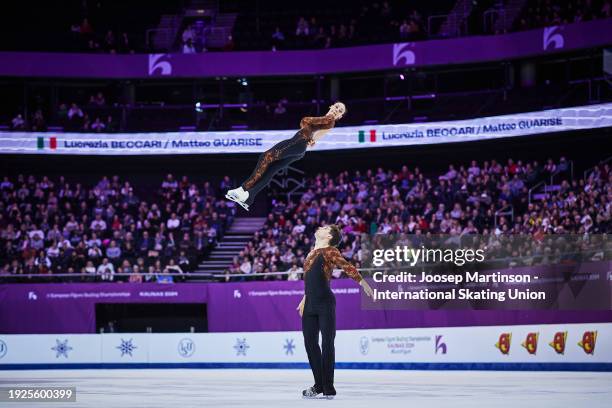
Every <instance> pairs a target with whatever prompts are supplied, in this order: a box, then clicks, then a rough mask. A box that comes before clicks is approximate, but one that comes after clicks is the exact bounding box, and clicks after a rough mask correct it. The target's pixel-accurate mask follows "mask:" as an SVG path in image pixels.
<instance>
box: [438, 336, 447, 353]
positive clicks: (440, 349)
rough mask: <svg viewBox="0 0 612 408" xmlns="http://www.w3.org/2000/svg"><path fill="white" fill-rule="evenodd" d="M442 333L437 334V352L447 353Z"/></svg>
mask: <svg viewBox="0 0 612 408" xmlns="http://www.w3.org/2000/svg"><path fill="white" fill-rule="evenodd" d="M442 337H443V336H442V335H441V334H439V335H437V336H436V354H438V352H440V354H446V343H445V342H443V341H442Z"/></svg>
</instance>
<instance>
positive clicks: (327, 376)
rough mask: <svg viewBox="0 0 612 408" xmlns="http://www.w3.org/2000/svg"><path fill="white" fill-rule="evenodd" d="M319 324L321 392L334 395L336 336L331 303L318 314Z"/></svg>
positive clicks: (334, 309) (333, 310) (334, 317)
mask: <svg viewBox="0 0 612 408" xmlns="http://www.w3.org/2000/svg"><path fill="white" fill-rule="evenodd" d="M319 326H320V328H321V339H322V342H321V346H322V349H323V352H322V356H321V357H322V370H323V374H322V379H323V394H325V395H329V396H331V395H336V389H335V388H334V365H335V363H336V351H335V348H334V340H335V338H336V308H335V305H332V306H330V307H328V308H325V309H324V310H322V313H321V314H320V315H319Z"/></svg>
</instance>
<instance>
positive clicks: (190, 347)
mask: <svg viewBox="0 0 612 408" xmlns="http://www.w3.org/2000/svg"><path fill="white" fill-rule="evenodd" d="M178 353H179V355H180V356H181V357H185V358H187V357H191V356H192V355H193V353H195V343H194V342H193V340H191V339H189V338H187V337H185V338H184V339H181V340H180V341H179V343H178Z"/></svg>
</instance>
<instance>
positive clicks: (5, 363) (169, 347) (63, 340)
mask: <svg viewBox="0 0 612 408" xmlns="http://www.w3.org/2000/svg"><path fill="white" fill-rule="evenodd" d="M611 339H612V323H589V324H552V325H524V326H479V327H445V328H418V329H381V330H344V331H338V333H337V336H336V366H337V368H358V369H482V370H563V371H565V370H585V371H612V341H611ZM508 344H509V348H507V347H505V345H508ZM555 346H556V349H555ZM502 350H503V352H502ZM181 367H185V368H190V367H191V368H224V367H225V368H307V367H308V365H307V358H306V353H305V351H304V344H303V338H302V333H301V332H252V333H168V334H162V333H158V334H154V333H121V334H115V333H113V334H60V335H53V334H49V335H47V334H45V335H2V334H0V369H4V370H10V369H48V368H181Z"/></svg>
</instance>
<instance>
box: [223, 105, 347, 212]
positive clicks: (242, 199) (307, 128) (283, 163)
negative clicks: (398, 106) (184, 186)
mask: <svg viewBox="0 0 612 408" xmlns="http://www.w3.org/2000/svg"><path fill="white" fill-rule="evenodd" d="M345 113H346V106H344V104H343V103H342V102H336V103H335V104H333V105H332V106H330V108H329V111H328V112H327V114H326V115H325V116H321V117H305V118H303V119H302V121H301V122H300V130H298V132H297V133H296V134H295V135H294V136H293V137H292V138H291V139H287V140H283V141H282V142H279V143H277V144H276V145H274V146H272V147H271V148H270V149H269V150H267V151H265V152H264V153H262V155H261V156H259V161H258V162H257V166H256V167H255V170H253V173H252V174H251V176H250V177H249V178H248V179H246V180H245V181H244V183H242V185H241V186H240V187H238V188H235V189H233V190H229V191H228V192H227V194H225V198H227V199H228V200H231V201H234V202H236V203H238V204H240V205H241V206H242V207H243V208H244V209H245V210H247V211H248V209H249V206H250V205H251V204H252V203H253V201H254V200H255V196H256V195H257V193H259V192H260V191H261V190H262V189H263V188H264V187H265V186H267V185H268V183H270V181H271V180H272V177H274V175H275V174H276V173H278V172H279V171H280V170H282V169H284V168H286V167H288V166H289V165H290V164H291V163H293V162H294V161H297V160H300V159H301V158H302V157H304V154H305V153H306V149H307V148H308V146H314V144H315V143H316V141H317V140H319V139H320V138H321V137H323V135H324V134H325V133H327V132H329V130H330V129H332V128H333V127H334V125H335V123H336V121H337V120H339V119H340V118H342V116H344V114H345Z"/></svg>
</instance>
